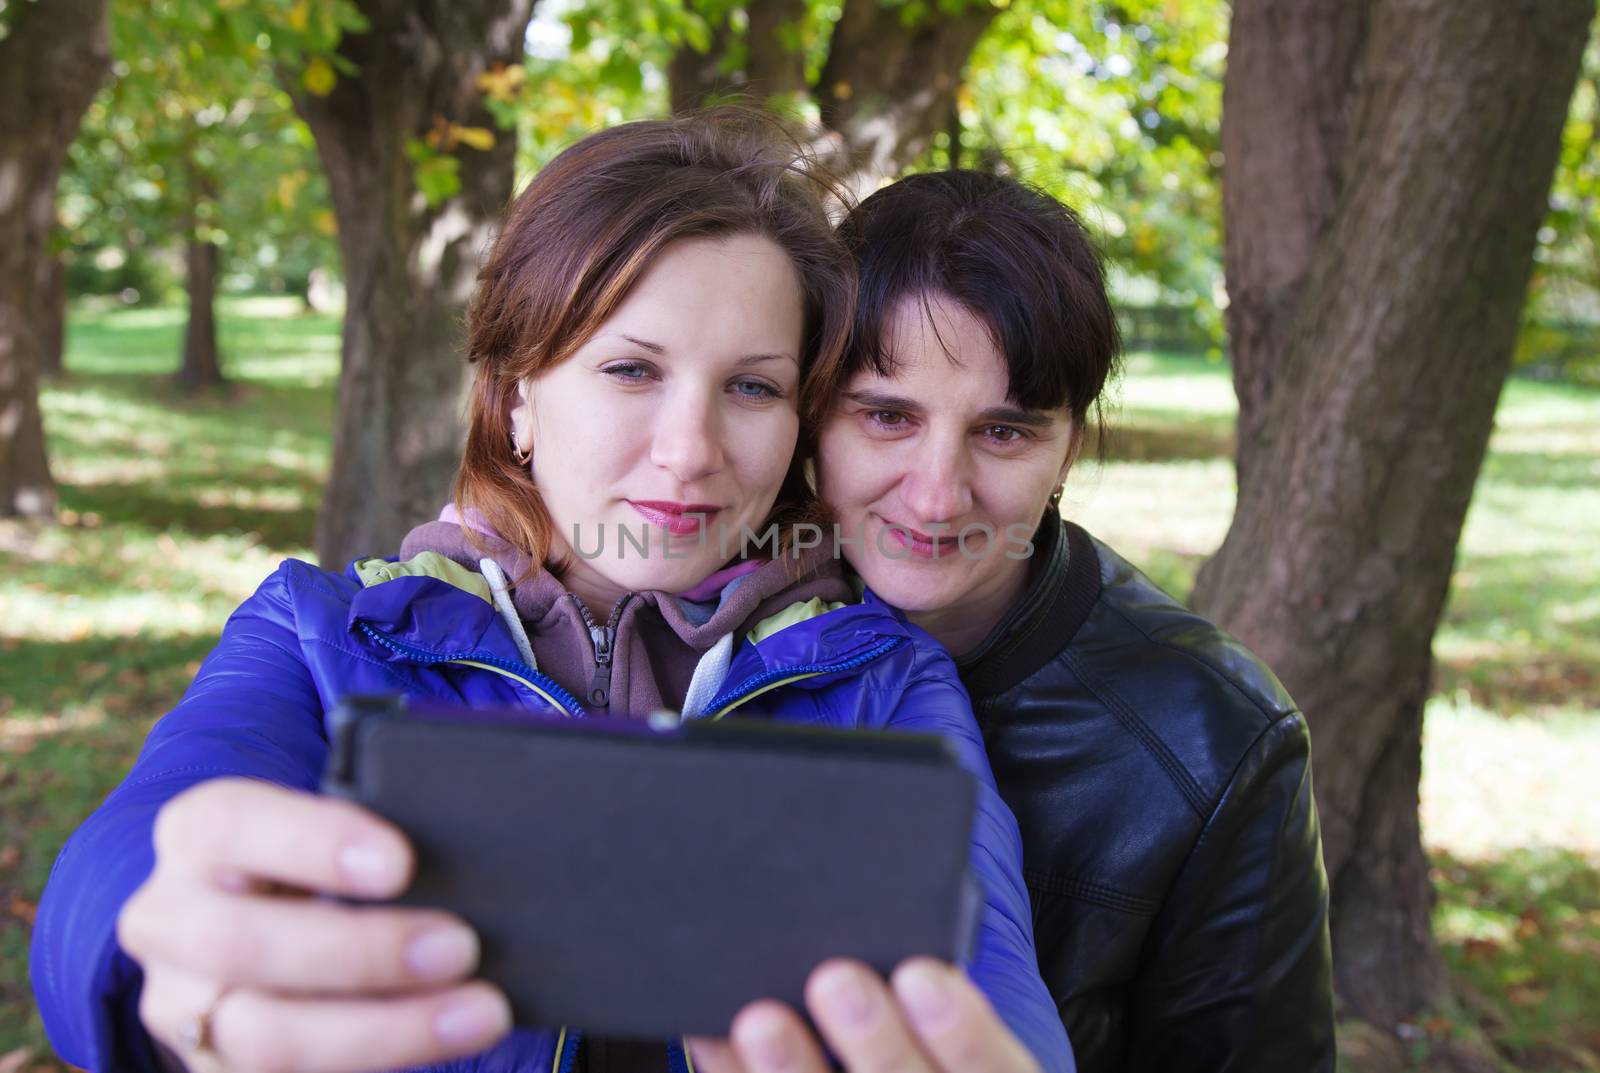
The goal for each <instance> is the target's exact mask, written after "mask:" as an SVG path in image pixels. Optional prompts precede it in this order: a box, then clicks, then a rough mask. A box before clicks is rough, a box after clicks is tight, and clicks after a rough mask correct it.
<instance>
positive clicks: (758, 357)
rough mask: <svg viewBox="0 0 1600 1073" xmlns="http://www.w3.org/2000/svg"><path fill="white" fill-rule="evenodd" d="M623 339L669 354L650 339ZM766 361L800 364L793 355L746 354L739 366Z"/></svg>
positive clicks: (659, 352)
mask: <svg viewBox="0 0 1600 1073" xmlns="http://www.w3.org/2000/svg"><path fill="white" fill-rule="evenodd" d="M622 338H624V339H626V340H627V341H628V342H630V343H632V344H633V345H634V346H636V347H638V348H639V349H640V350H648V351H649V352H650V353H652V354H665V353H666V352H667V348H666V347H665V346H663V345H662V344H660V343H652V342H651V341H650V340H648V339H640V338H638V337H637V336H632V335H623V336H622ZM764 361H792V362H794V363H795V364H796V365H799V364H800V359H799V358H797V357H795V356H794V355H793V354H746V355H745V356H744V357H742V358H740V359H739V361H738V364H739V365H759V364H761V363H762V362H764Z"/></svg>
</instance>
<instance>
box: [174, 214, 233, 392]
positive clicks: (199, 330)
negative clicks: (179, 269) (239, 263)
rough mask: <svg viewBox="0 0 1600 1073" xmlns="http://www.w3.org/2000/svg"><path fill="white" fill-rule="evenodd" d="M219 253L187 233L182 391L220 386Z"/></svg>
mask: <svg viewBox="0 0 1600 1073" xmlns="http://www.w3.org/2000/svg"><path fill="white" fill-rule="evenodd" d="M218 253H219V251H218V249H217V246H216V243H214V242H209V241H207V240H205V239H203V238H201V237H200V236H199V235H197V234H195V233H194V231H193V230H191V231H190V232H189V241H188V251H187V263H188V288H189V322H188V324H187V325H185V327H184V330H183V364H182V365H181V366H180V367H179V368H178V386H179V387H181V388H183V389H184V390H185V391H199V390H201V389H203V388H213V387H220V386H221V385H222V383H223V379H222V363H221V362H220V361H219V360H218V358H217V317H216V302H217V254H218Z"/></svg>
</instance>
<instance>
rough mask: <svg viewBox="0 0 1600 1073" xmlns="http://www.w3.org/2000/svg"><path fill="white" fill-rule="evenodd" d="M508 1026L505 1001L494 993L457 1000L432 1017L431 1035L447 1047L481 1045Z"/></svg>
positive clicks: (495, 1036) (508, 1020)
mask: <svg viewBox="0 0 1600 1073" xmlns="http://www.w3.org/2000/svg"><path fill="white" fill-rule="evenodd" d="M510 1027H511V1011H510V1009H509V1008H507V1006H506V1000H505V999H504V998H502V997H501V996H500V995H498V994H495V993H488V994H484V993H479V994H474V995H469V996H467V997H465V998H462V999H458V1000H457V1001H455V1002H452V1003H451V1004H450V1005H448V1006H446V1007H445V1008H444V1009H442V1010H440V1011H439V1012H438V1013H436V1014H434V1017H433V1034H434V1035H435V1036H437V1037H438V1038H439V1042H440V1043H444V1044H447V1045H449V1046H451V1047H470V1046H474V1045H478V1044H485V1043H488V1042H489V1041H491V1040H493V1039H495V1038H497V1037H498V1036H500V1035H502V1034H503V1033H504V1032H505V1031H506V1030H507V1029H509V1028H510Z"/></svg>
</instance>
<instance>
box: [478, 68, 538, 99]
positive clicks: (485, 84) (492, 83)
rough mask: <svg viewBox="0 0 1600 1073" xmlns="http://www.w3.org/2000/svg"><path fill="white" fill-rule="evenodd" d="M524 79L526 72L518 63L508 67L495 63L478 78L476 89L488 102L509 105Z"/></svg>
mask: <svg viewBox="0 0 1600 1073" xmlns="http://www.w3.org/2000/svg"><path fill="white" fill-rule="evenodd" d="M526 77H527V72H526V71H525V70H523V67H522V64H520V63H514V64H512V65H510V66H509V67H508V66H506V65H505V64H503V63H497V64H495V65H494V66H493V67H492V68H490V69H489V70H487V71H485V72H483V73H482V74H481V75H479V76H478V89H479V91H480V92H482V93H483V95H484V96H485V97H488V98H489V99H490V100H495V101H503V102H505V103H508V104H509V103H511V102H512V101H514V100H516V93H517V90H518V89H519V88H520V87H521V86H522V82H523V79H525V78H526Z"/></svg>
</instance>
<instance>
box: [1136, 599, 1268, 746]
mask: <svg viewBox="0 0 1600 1073" xmlns="http://www.w3.org/2000/svg"><path fill="white" fill-rule="evenodd" d="M1106 608H1107V610H1109V611H1111V612H1113V613H1114V614H1116V616H1117V617H1118V618H1120V619H1121V620H1122V621H1123V622H1124V623H1125V624H1126V625H1127V626H1128V628H1129V629H1131V630H1133V631H1134V632H1135V633H1137V634H1138V635H1139V636H1140V637H1143V638H1144V639H1145V642H1146V643H1147V644H1150V645H1153V646H1155V647H1156V648H1160V649H1164V650H1165V651H1168V652H1172V653H1175V654H1177V655H1180V656H1183V657H1184V658H1185V659H1190V660H1193V661H1194V662H1195V663H1198V664H1199V665H1200V666H1202V667H1204V668H1205V669H1206V671H1207V672H1208V673H1209V674H1211V675H1212V676H1213V677H1215V678H1216V679H1217V680H1218V681H1221V682H1223V683H1225V684H1226V685H1227V686H1228V688H1229V689H1230V690H1232V691H1233V692H1235V693H1237V694H1238V695H1239V696H1240V697H1242V698H1243V699H1244V701H1245V703H1247V704H1249V705H1250V707H1252V708H1254V709H1255V710H1256V713H1257V714H1258V715H1260V716H1261V718H1263V719H1265V720H1266V721H1267V724H1268V725H1271V724H1272V723H1275V722H1277V721H1278V720H1280V719H1283V718H1285V717H1286V716H1289V715H1293V714H1294V713H1295V712H1297V711H1298V710H1299V709H1297V708H1289V709H1282V708H1269V707H1267V706H1266V704H1265V703H1263V702H1262V700H1261V699H1260V698H1258V697H1256V696H1255V695H1254V694H1253V693H1252V692H1251V691H1250V690H1248V689H1246V688H1245V687H1244V686H1243V685H1241V684H1240V683H1239V682H1238V680H1237V679H1235V678H1234V677H1233V675H1231V674H1229V673H1227V672H1226V671H1224V670H1223V669H1222V668H1221V667H1218V666H1217V665H1216V664H1214V663H1212V662H1211V661H1210V660H1207V659H1204V658H1203V657H1201V656H1200V655H1199V654H1198V653H1196V652H1194V651H1193V650H1192V649H1189V648H1185V647H1183V646H1180V645H1174V644H1170V643H1168V642H1166V641H1162V640H1159V639H1157V638H1155V637H1152V636H1151V635H1150V632H1149V631H1148V630H1146V629H1145V628H1144V627H1143V626H1141V625H1139V623H1138V622H1136V621H1135V620H1134V618H1133V616H1131V615H1129V614H1128V613H1127V612H1126V611H1124V610H1123V609H1121V608H1120V607H1117V606H1116V605H1115V604H1111V603H1106ZM1229 636H1230V639H1232V638H1231V635H1229ZM1235 643H1237V642H1235ZM1269 670H1270V668H1269Z"/></svg>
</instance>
